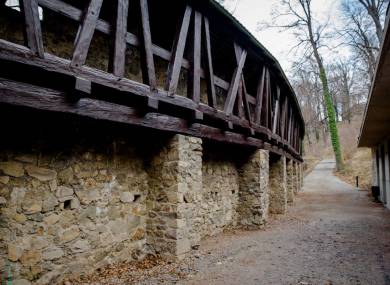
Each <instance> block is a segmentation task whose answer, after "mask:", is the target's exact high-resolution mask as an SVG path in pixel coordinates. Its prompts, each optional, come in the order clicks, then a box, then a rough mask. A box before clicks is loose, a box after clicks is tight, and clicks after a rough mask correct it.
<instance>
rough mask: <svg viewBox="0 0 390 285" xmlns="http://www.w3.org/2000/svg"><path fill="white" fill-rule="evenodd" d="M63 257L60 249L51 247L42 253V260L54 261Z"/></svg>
mask: <svg viewBox="0 0 390 285" xmlns="http://www.w3.org/2000/svg"><path fill="white" fill-rule="evenodd" d="M64 255H65V253H64V251H63V250H62V249H61V248H59V247H51V248H48V249H46V250H45V251H44V252H43V254H42V257H43V259H44V260H55V259H58V258H61V257H63V256H64Z"/></svg>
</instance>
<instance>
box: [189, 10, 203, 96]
mask: <svg viewBox="0 0 390 285" xmlns="http://www.w3.org/2000/svg"><path fill="white" fill-rule="evenodd" d="M193 36H194V38H193V43H192V64H191V69H190V70H191V72H190V76H189V88H188V90H189V92H190V94H189V95H190V98H192V100H194V102H195V103H199V101H200V71H201V47H202V15H201V14H200V13H199V12H198V11H195V15H194V33H193Z"/></svg>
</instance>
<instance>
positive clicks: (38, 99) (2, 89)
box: [0, 78, 263, 148]
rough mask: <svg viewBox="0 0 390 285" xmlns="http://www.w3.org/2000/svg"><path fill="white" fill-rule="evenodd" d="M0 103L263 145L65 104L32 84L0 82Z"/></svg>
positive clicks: (124, 111) (159, 118) (92, 105)
mask: <svg viewBox="0 0 390 285" xmlns="http://www.w3.org/2000/svg"><path fill="white" fill-rule="evenodd" d="M0 103H6V104H11V105H17V106H25V107H30V108H34V109H38V110H47V111H55V112H61V113H71V114H76V115H80V116H86V117H90V118H94V119H99V120H109V121H112V122H120V123H126V124H131V125H135V126H141V127H147V128H152V129H157V130H162V131H169V132H173V133H182V134H187V135H191V136H196V137H202V138H207V139H212V140H216V141H221V142H227V143H234V144H240V145H246V146H253V147H257V148H261V147H263V141H262V140H260V139H256V138H251V139H250V140H248V139H247V138H246V136H245V135H243V134H238V133H231V132H224V131H221V130H220V129H218V128H213V127H210V126H206V125H201V124H188V122H187V121H186V120H184V119H180V118H176V117H172V116H168V115H164V114H158V113H147V114H146V115H145V116H143V115H139V112H138V111H137V110H136V109H134V108H131V107H128V106H123V105H118V104H115V103H110V102H105V101H101V100H96V99H91V98H81V99H80V100H79V101H78V102H76V103H75V104H69V102H67V101H66V93H64V92H61V91H57V90H53V89H48V88H43V87H38V86H34V85H30V84H25V83H20V82H14V81H9V80H6V79H3V78H0Z"/></svg>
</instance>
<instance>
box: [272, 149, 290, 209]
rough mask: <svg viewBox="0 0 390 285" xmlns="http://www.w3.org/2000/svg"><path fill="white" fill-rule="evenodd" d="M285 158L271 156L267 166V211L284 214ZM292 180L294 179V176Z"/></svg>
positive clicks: (285, 195)
mask: <svg viewBox="0 0 390 285" xmlns="http://www.w3.org/2000/svg"><path fill="white" fill-rule="evenodd" d="M286 174H287V173H286V157H284V156H277V155H273V156H272V157H271V158H270V166H269V184H270V185H269V188H270V189H269V211H270V213H271V214H284V213H285V212H286V209H287V187H286V176H287V175H286ZM294 178H296V177H295V176H294Z"/></svg>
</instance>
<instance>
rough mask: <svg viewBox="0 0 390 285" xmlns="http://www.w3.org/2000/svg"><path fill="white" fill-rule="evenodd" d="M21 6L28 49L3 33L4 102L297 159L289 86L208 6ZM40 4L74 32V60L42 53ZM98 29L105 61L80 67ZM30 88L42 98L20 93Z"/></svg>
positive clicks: (140, 0) (298, 134) (118, 2)
mask: <svg viewBox="0 0 390 285" xmlns="http://www.w3.org/2000/svg"><path fill="white" fill-rule="evenodd" d="M21 3H22V4H23V5H22V7H21V11H22V13H23V14H22V15H23V19H24V25H25V40H26V46H21V45H18V44H15V43H12V42H9V41H6V40H4V39H1V34H0V64H2V65H3V66H5V67H6V68H4V69H2V70H1V71H0V77H3V79H1V80H2V82H3V83H2V86H3V87H2V88H3V89H2V91H1V93H0V96H1V98H0V101H1V102H3V103H6V104H14V105H21V106H27V107H30V108H35V109H42V110H49V111H56V112H68V113H73V114H78V115H82V116H88V117H92V118H95V119H105V120H110V121H116V122H122V123H127V124H132V125H137V126H144V127H149V128H155V129H159V130H164V131H170V132H179V133H185V134H190V135H193V136H199V137H204V138H208V139H215V140H219V141H225V142H228V143H237V144H243V145H248V146H255V147H263V148H267V149H269V150H270V151H273V152H275V153H279V154H286V155H290V156H291V157H293V158H294V159H297V160H300V159H301V144H300V140H301V139H302V137H303V134H304V124H303V120H302V116H301V113H300V109H299V106H298V104H297V100H296V98H295V95H294V92H293V91H292V89H291V86H290V85H289V83H288V81H287V80H286V78H285V76H284V74H283V72H282V71H281V70H280V67H279V65H278V64H277V62H276V61H275V59H274V58H273V57H272V56H271V55H270V54H269V53H268V52H267V51H266V50H265V49H264V48H263V47H262V46H261V45H260V44H258V43H257V42H255V41H254V40H253V38H252V37H251V36H250V35H249V34H248V33H247V32H246V31H243V30H242V29H241V27H240V26H239V25H237V23H236V22H235V21H234V19H231V18H230V17H229V16H228V15H227V14H225V12H224V11H221V10H220V8H218V7H219V6H218V7H217V6H216V4H214V3H213V2H208V1H203V0H202V1H199V2H196V4H195V3H192V2H190V1H189V2H186V1H184V2H177V5H174V6H172V9H168V8H167V7H166V4H163V3H161V2H160V1H154V0H115V1H113V2H112V3H111V2H104V3H105V4H104V5H103V0H86V4H84V2H83V3H81V2H80V3H77V4H76V3H75V4H74V5H75V6H72V5H73V4H69V3H71V2H69V1H61V0H50V1H49V0H24V1H23V2H21ZM133 4H134V5H133ZM0 5H2V4H0ZM38 5H39V6H41V7H44V10H43V11H44V14H45V13H46V12H50V13H54V14H55V13H58V14H61V15H62V16H65V17H66V18H68V19H69V20H71V21H75V22H76V25H78V26H79V28H78V32H77V34H76V37H75V41H74V44H72V46H73V53H72V54H71V60H69V59H65V58H62V55H61V57H60V56H55V55H53V54H52V53H49V52H46V53H45V52H44V50H45V47H44V43H45V42H46V40H44V37H46V36H47V35H46V34H47V30H50V27H46V26H45V17H44V18H43V22H41V21H40V20H39V13H38ZM134 7H135V8H134ZM2 8H3V7H2ZM6 9H9V8H6ZM160 10H161V13H160ZM157 11H158V12H157ZM164 13H165V14H166V15H165V16H166V17H168V19H170V20H169V21H168V20H167V18H166V17H165V16H164ZM174 22H176V23H179V25H177V30H176V31H174V28H173V23H174ZM222 23H223V25H222ZM41 25H42V27H43V28H42V29H43V31H44V34H42V31H41ZM221 25H222V26H223V27H222V26H221ZM96 31H99V32H101V33H103V34H104V35H105V37H106V38H107V39H108V41H109V42H110V45H109V46H110V49H109V50H110V52H109V55H108V57H107V58H108V60H107V63H104V64H103V66H105V67H99V68H97V67H94V68H93V67H90V66H87V65H86V64H91V63H90V62H91V61H90V59H91V58H90V57H88V56H89V54H91V53H92V54H96V52H97V51H96V49H97V47H96V43H95V41H93V39H94V38H95V37H101V35H100V34H99V33H98V34H99V35H95V34H96V33H95V32H96ZM55 36H56V35H52V37H55ZM100 42H101V41H100ZM128 47H131V48H132V49H128ZM47 50H50V49H47ZM99 52H100V51H99ZM128 52H129V53H128ZM100 53H101V52H100ZM136 54H139V55H140V56H139V59H138V60H139V61H140V64H139V65H138V66H139V69H140V71H139V72H140V74H142V78H141V77H136V78H137V79H134V77H131V76H129V74H128V72H129V66H128V65H129V64H133V62H134V58H131V57H132V56H134V55H136ZM87 57H88V61H87ZM127 57H129V58H127ZM162 62H165V63H166V64H167V67H165V70H161V67H163V66H164V64H162ZM135 66H136V65H135ZM133 67H134V66H132V68H130V69H134V68H133ZM258 67H261V68H258ZM14 70H20V72H15V71H14ZM185 70H186V71H185ZM183 71H184V72H183ZM137 72H138V71H137ZM257 72H258V73H260V74H257ZM162 74H164V75H163V76H162ZM130 78H132V79H130ZM202 79H204V80H202ZM254 80H255V81H257V80H258V82H254ZM140 81H141V82H140ZM161 81H163V83H162V84H163V86H161ZM228 81H230V82H228ZM4 82H5V83H4ZM15 82H18V83H19V84H20V86H21V87H20V88H19V89H18V88H17V87H16V86H17V84H16V83H15ZM4 86H6V87H4ZM28 86H30V87H31V88H32V90H39V92H42V93H41V94H40V95H39V96H38V94H37V92H35V91H34V92H27V90H22V89H23V88H27V87H28ZM38 86H40V87H38ZM39 88H41V89H39ZM12 89H14V92H15V93H16V94H17V95H15V96H14V98H13V99H11V96H10V94H11V93H12ZM46 91H47V92H46ZM250 93H252V94H255V96H252V95H251V94H250ZM53 96H54V97H53ZM61 98H62V99H61ZM33 99H35V100H37V103H36V104H34V103H32V101H33ZM60 99H61V100H62V101H61V100H60ZM94 108H95V109H96V113H95V114H92V112H93V110H94ZM151 112H153V113H151ZM115 113H117V115H115ZM126 113H127V115H126ZM125 118H126V119H125ZM268 144H269V147H268Z"/></svg>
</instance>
